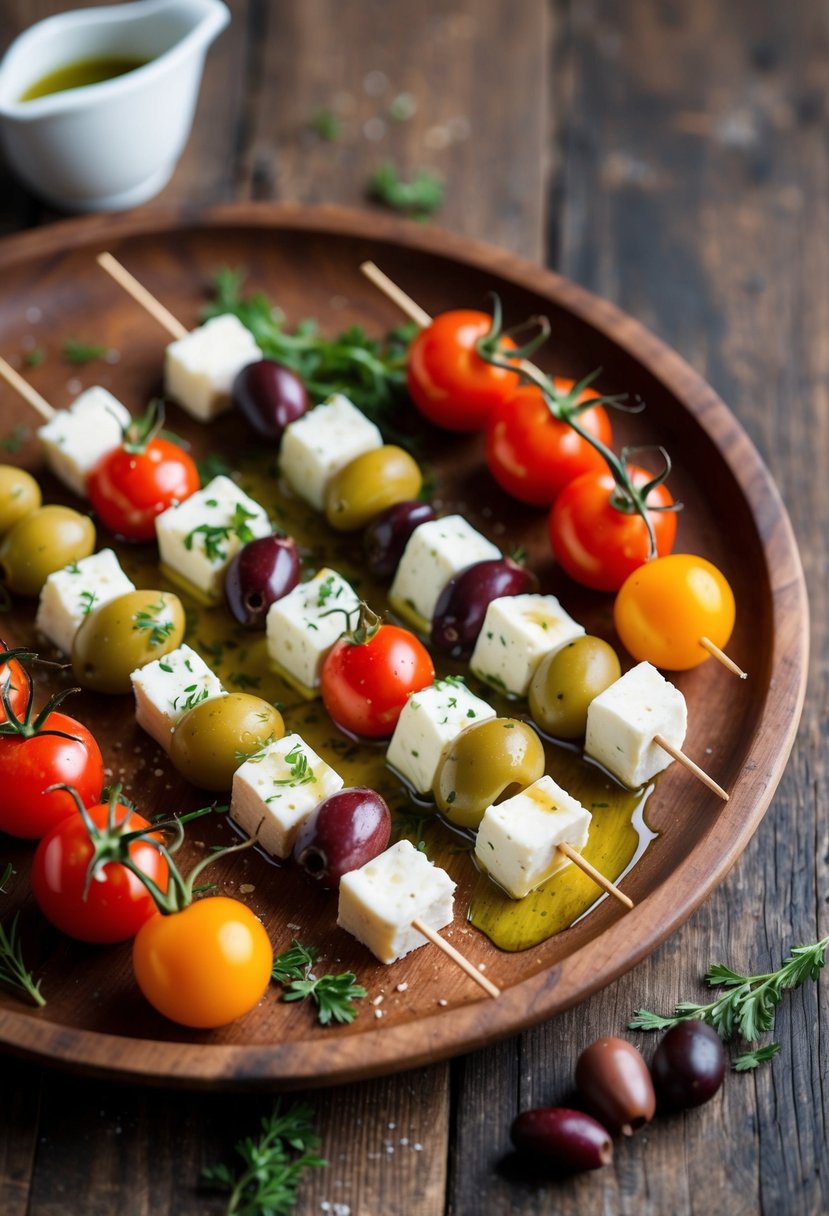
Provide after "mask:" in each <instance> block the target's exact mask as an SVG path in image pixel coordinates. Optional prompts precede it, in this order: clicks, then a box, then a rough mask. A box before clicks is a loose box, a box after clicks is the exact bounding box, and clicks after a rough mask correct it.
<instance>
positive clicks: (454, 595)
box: [430, 557, 538, 655]
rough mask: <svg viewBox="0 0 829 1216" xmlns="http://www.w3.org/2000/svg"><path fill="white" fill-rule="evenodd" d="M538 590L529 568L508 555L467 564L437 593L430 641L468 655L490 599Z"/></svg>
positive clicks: (450, 651)
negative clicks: (520, 564) (470, 564)
mask: <svg viewBox="0 0 829 1216" xmlns="http://www.w3.org/2000/svg"><path fill="white" fill-rule="evenodd" d="M537 589H538V580H537V579H536V577H535V575H534V574H533V573H532V571H530V570H526V569H525V568H524V567H523V566H519V565H518V563H517V562H514V561H513V560H512V558H510V557H496V558H491V559H489V560H488V561H484V562H475V564H474V565H472V566H467V568H466V569H465V570H462V571H461V572H460V574H456V575H455V576H454V578H450V580H449V582H448V583H447V584H446V586H445V587H444V588H443V591H441V593H440V595H439V596H438V602H437V604H436V605H435V612H434V616H433V617H432V633H431V638H430V641H431V643H432V646H433V647H434V649H435V650H437V651H440V653H441V654H456V655H460V654H469V653H470V651H471V650H472V648H473V646H474V645H475V642H476V641H477V638H478V634H479V633H480V632H481V627H482V625H483V623H484V617H485V616H486V610H487V608H488V607H489V605H490V603H491V602H492V600H496V599H498V598H499V597H500V596H502V595H525V594H527V593H529V592H533V591H536V590H537Z"/></svg>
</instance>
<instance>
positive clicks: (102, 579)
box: [35, 549, 135, 654]
mask: <svg viewBox="0 0 829 1216" xmlns="http://www.w3.org/2000/svg"><path fill="white" fill-rule="evenodd" d="M134 590H135V584H134V583H133V582H132V581H131V580H130V579H128V578H127V576H126V574H124V571H123V570H122V569H121V565H120V563H119V561H118V558H117V557H116V556H115V554H114V553H113V551H112V549H101V550H100V552H99V553H91V554H90V555H89V557H82V558H80V559H79V560H78V561H76V562H72V564H71V565H69V566H64V568H63V569H62V570H56V571H55V572H54V573H53V574H50V575H49V577H48V578H47V580H46V582H45V583H44V584H43V588H42V590H41V592H40V600H39V602H38V607H37V616H36V618H35V626H36V628H37V629H38V630H39V631H40V632H41V633H42V634H44V636H45V637H47V638H48V639H49V641H50V642H52V643H54V645H55V646H57V648H58V650H62V651H63V653H64V654H71V653H72V643H73V641H74V640H75V634H76V633H77V632H78V630H79V629H80V627H81V625H82V624H83V621H84V618H85V617H87V616H89V614H90V612H92V611H93V610H94V609H96V608H100V607H101V605H102V604H106V603H108V602H109V601H110V600H114V599H116V598H117V597H118V596H119V595H126V594H127V592H128V591H134Z"/></svg>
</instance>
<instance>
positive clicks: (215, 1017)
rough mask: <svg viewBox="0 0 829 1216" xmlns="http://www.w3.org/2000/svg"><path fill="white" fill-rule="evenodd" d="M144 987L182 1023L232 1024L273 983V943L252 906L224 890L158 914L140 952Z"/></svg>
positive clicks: (139, 942)
mask: <svg viewBox="0 0 829 1216" xmlns="http://www.w3.org/2000/svg"><path fill="white" fill-rule="evenodd" d="M132 962H133V971H134V973H135V979H136V982H137V984H138V987H139V988H140V989H141V991H142V992H143V994H144V996H145V997H146V998H147V1000H148V1001H149V1002H150V1004H151V1005H152V1006H153V1008H155V1009H157V1010H158V1012H159V1013H163V1014H164V1016H165V1017H167V1018H170V1019H171V1020H172V1021H173V1022H178V1023H180V1024H181V1025H182V1026H193V1027H196V1028H198V1029H204V1030H206V1029H209V1028H211V1027H214V1026H224V1025H225V1024H226V1023H227V1022H232V1021H233V1020H234V1019H235V1018H239V1017H241V1016H242V1014H244V1013H247V1012H248V1011H249V1010H251V1009H253V1007H254V1005H256V1004H257V1003H258V1002H259V1001H260V1000H261V998H262V996H263V994H264V993H265V990H266V989H267V987H268V984H269V983H270V978H271V968H272V967H273V949H272V947H271V943H270V940H269V938H268V935H267V933H266V932H265V927H264V925H263V924H262V922H261V921H260V920H259V918H258V917H257V916H255V915H254V913H253V912H251V910H250V908H248V907H246V906H245V904H243V903H240V902H239V901H238V900H236V899H228V898H227V897H226V896H224V895H214V896H208V897H206V898H203V899H199V900H196V902H195V903H192V904H189V905H188V906H187V907H186V908H184V909H183V910H182V911H180V912H171V913H170V914H169V915H164V916H161V915H160V916H153V917H151V918H150V920H148V921H146V922H145V924H144V925H143V926H142V927H141V928H140V929H139V931H138V935H137V936H136V939H135V942H134V944H133V951H132Z"/></svg>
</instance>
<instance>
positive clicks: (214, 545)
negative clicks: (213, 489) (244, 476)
mask: <svg viewBox="0 0 829 1216" xmlns="http://www.w3.org/2000/svg"><path fill="white" fill-rule="evenodd" d="M213 505H215V504H213ZM255 518H256V512H255V511H249V510H248V509H247V507H246V506H245V505H244V503H241V502H237V504H236V506H235V507H234V509H233V516H232V518H231V520H230V522H229V523H227V524H199V526H198V527H197V528H194V529H193V531H192V532H188V533H187V535H186V536H185V538H184V547H185V549H192V548H193V544H194V542H195V539H196V537H197V536H201V538H202V545H203V548H204V552H205V556H206V557H207V558H208V560H209V561H211V562H213V561H223V560H224V559H225V558H226V557H227V550H226V549H225V548H224V544H225V542H226V541H228V540H229V539H230V537H231V536H237V537H238V538H239V540H240V541H241V542H242V544H245V545H246V544H247V543H248V541H251V540H254V535H253V532H252V531H251V528H250V526H249V524H248V522H247V521H248V520H249V519H255Z"/></svg>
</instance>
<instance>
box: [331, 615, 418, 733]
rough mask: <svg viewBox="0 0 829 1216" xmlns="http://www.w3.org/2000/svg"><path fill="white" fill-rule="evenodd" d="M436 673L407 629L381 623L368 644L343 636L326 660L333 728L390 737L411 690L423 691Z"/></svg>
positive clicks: (416, 640)
mask: <svg viewBox="0 0 829 1216" xmlns="http://www.w3.org/2000/svg"><path fill="white" fill-rule="evenodd" d="M434 678H435V669H434V666H433V664H432V660H431V657H430V655H429V652H428V650H427V649H426V647H425V646H424V645H423V644H422V643H421V642H420V641H418V639H417V638H416V637H415V635H414V634H413V633H411V632H410V631H409V630H408V629H403V628H401V627H400V626H399V625H380V626H379V628H377V629H376V630H375V631H374V633H372V634H370V636H369V637H368V640H366V641H352V640H351V639H350V638H341V639H340V641H339V642H337V644H336V645H335V646H334V649H333V650H332V651H331V652H330V654H329V655H328V657H327V658H326V660H325V662H324V664H323V668H322V677H321V686H322V699H323V701H324V703H325V708H326V709H327V710H328V713H329V714H330V715H331V717H332V719H333V720H334V722H335V723H336V724H337V726H339V727H341V728H342V729H343V730H346V731H349V732H350V733H351V734H353V735H358V736H361V737H362V738H366V739H385V738H387V737H388V736H390V735H391V734H392V733H393V731H394V728H395V726H396V725H397V719H398V718H399V717H400V711H401V710H402V708H403V706H404V704H405V703H406V698H407V697H408V695H409V693H411V692H419V691H420V689H421V688H426V687H427V685H429V684H431V683H432V682H433V681H434Z"/></svg>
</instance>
